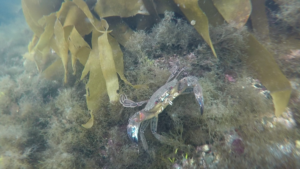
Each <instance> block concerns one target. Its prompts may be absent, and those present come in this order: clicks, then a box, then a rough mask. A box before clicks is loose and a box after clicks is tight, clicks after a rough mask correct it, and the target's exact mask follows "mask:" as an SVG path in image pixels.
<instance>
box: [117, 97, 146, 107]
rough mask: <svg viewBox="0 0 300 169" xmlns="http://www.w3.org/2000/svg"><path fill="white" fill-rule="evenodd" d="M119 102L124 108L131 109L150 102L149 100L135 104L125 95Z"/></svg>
mask: <svg viewBox="0 0 300 169" xmlns="http://www.w3.org/2000/svg"><path fill="white" fill-rule="evenodd" d="M119 101H120V103H121V104H122V105H123V107H131V108H134V107H137V106H142V105H143V104H144V103H147V102H148V100H144V101H140V102H134V101H132V100H130V99H127V96H126V95H124V94H122V95H121V96H120V99H119Z"/></svg>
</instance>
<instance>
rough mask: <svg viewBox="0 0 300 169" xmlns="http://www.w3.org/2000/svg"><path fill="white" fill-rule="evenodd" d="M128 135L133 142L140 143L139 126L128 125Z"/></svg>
mask: <svg viewBox="0 0 300 169" xmlns="http://www.w3.org/2000/svg"><path fill="white" fill-rule="evenodd" d="M127 134H128V137H129V139H130V140H131V141H133V142H135V143H138V141H139V137H138V134H139V126H136V125H131V124H128V126H127Z"/></svg>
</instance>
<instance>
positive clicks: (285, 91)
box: [245, 34, 292, 116]
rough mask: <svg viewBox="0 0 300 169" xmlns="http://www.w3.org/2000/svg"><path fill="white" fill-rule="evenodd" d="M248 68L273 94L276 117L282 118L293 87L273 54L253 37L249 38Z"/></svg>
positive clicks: (247, 51)
mask: <svg viewBox="0 0 300 169" xmlns="http://www.w3.org/2000/svg"><path fill="white" fill-rule="evenodd" d="M247 46H248V48H247V50H246V53H247V55H248V57H247V58H246V59H245V61H246V63H247V66H248V67H249V68H250V69H251V70H253V71H254V72H255V74H256V75H257V78H258V79H259V80H260V81H261V82H262V84H263V85H264V86H265V87H266V88H267V89H268V90H269V91H270V92H271V95H272V97H273V103H274V107H275V115H276V116H280V115H281V114H282V113H283V112H284V110H285V108H286V107H287V104H288V101H289V98H290V94H291V90H292V89H291V85H290V83H289V81H288V79H287V78H286V77H285V76H284V74H283V73H282V72H281V70H280V69H279V66H278V65H277V63H276V61H275V59H274V57H273V55H272V53H270V52H269V51H268V50H267V49H266V48H265V47H264V46H263V45H261V44H260V43H259V42H258V41H257V40H256V39H255V37H254V36H253V35H251V34H249V36H248V37H247Z"/></svg>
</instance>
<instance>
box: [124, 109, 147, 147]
mask: <svg viewBox="0 0 300 169" xmlns="http://www.w3.org/2000/svg"><path fill="white" fill-rule="evenodd" d="M144 119H145V113H143V112H141V111H139V112H136V113H135V114H134V115H133V116H132V117H131V118H130V119H129V121H128V122H129V123H128V125H127V134H128V137H129V138H130V140H131V141H133V142H135V143H138V140H139V129H140V125H141V122H143V121H144Z"/></svg>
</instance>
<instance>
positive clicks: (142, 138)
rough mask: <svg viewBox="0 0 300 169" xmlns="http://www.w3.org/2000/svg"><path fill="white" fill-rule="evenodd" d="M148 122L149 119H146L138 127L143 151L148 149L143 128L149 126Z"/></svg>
mask: <svg viewBox="0 0 300 169" xmlns="http://www.w3.org/2000/svg"><path fill="white" fill-rule="evenodd" d="M149 123H150V120H146V121H144V122H143V123H142V124H141V127H140V137H141V141H142V144H143V148H144V150H145V151H148V144H147V141H146V138H145V130H146V128H147V127H148V126H149Z"/></svg>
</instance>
